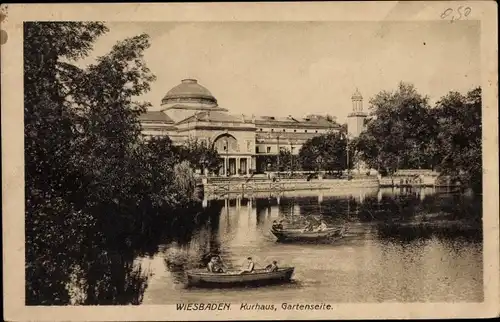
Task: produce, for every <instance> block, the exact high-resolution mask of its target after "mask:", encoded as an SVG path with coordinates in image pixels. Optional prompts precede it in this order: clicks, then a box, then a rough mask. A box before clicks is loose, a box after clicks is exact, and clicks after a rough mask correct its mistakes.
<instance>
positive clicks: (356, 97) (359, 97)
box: [351, 87, 363, 100]
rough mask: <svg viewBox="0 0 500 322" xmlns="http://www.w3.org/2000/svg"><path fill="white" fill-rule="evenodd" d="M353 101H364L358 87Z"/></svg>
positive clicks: (352, 97)
mask: <svg viewBox="0 0 500 322" xmlns="http://www.w3.org/2000/svg"><path fill="white" fill-rule="evenodd" d="M351 99H352V100H362V99H363V96H361V93H360V92H359V90H358V88H357V87H356V91H355V92H354V94H352V96H351Z"/></svg>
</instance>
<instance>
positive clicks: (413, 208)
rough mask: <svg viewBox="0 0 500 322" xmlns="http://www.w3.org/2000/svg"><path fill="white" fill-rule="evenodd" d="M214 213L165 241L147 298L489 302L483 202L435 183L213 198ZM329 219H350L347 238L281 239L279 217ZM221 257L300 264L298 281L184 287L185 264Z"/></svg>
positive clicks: (230, 262) (153, 260)
mask: <svg viewBox="0 0 500 322" xmlns="http://www.w3.org/2000/svg"><path fill="white" fill-rule="evenodd" d="M207 209H211V214H210V215H209V216H207V217H206V218H205V221H204V222H200V225H199V226H197V227H189V225H188V228H186V229H191V232H190V234H188V236H189V238H181V239H180V240H175V238H173V239H172V240H171V241H166V242H164V243H163V244H162V245H161V246H160V247H159V251H158V252H157V253H156V254H155V255H154V256H152V257H143V258H139V259H138V261H139V262H141V263H142V265H143V266H144V265H147V266H148V267H150V268H151V271H152V273H153V275H152V276H151V277H150V278H149V281H148V287H147V289H146V290H145V292H144V298H143V302H142V303H144V304H165V303H176V302H179V301H182V300H190V301H202V300H218V301H234V300H235V299H236V298H237V299H238V301H244V300H250V301H251V300H255V299H256V298H258V299H259V301H263V302H265V301H275V300H276V299H280V301H285V300H297V299H302V298H307V299H309V300H312V301H314V300H317V301H332V302H381V301H398V302H401V301H404V302H411V301H482V298H483V294H482V291H483V286H482V233H481V200H480V198H477V197H470V196H463V195H460V194H449V193H440V192H439V191H434V190H432V189H425V190H399V189H397V190H391V189H388V190H357V191H353V192H348V193H344V194H339V193H337V194H331V193H330V194H329V193H328V192H326V191H323V192H307V193H303V194H302V195H301V196H299V195H298V194H297V193H295V194H293V193H290V194H282V195H280V196H279V198H277V197H272V196H271V197H270V196H269V195H264V196H239V197H238V198H236V199H232V200H212V201H209V202H208V204H207ZM304 216H316V217H322V218H324V219H325V221H327V222H328V223H329V224H336V223H344V222H349V224H350V230H349V232H348V234H347V235H346V236H345V238H343V239H340V240H336V241H333V242H332V243H329V244H328V243H327V244H317V245H298V244H286V245H285V244H279V243H276V242H275V238H274V236H273V235H272V234H271V233H270V231H269V229H270V226H271V223H272V221H273V220H276V219H280V218H285V217H286V218H288V219H289V220H291V221H300V220H301V218H303V217H304ZM213 254H220V255H221V256H222V258H223V259H224V261H225V263H226V265H227V266H229V267H239V266H241V265H242V263H243V262H244V260H245V258H246V257H247V256H252V257H253V258H254V260H255V262H256V264H257V267H259V266H260V267H264V266H266V265H267V264H268V263H269V262H270V261H272V260H277V261H278V263H279V264H281V265H293V266H295V267H296V273H295V275H294V282H293V283H291V284H289V285H280V286H271V287H266V288H260V289H231V290H224V291H221V290H211V291H210V290H209V291H207V290H201V289H186V288H185V287H184V283H185V277H184V271H185V270H186V269H190V268H197V267H204V266H205V265H206V263H207V262H208V259H209V257H210V256H211V255H213Z"/></svg>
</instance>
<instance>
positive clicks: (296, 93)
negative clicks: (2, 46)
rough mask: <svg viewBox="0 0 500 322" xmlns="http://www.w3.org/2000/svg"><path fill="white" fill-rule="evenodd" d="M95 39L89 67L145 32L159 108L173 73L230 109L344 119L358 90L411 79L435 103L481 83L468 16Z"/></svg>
mask: <svg viewBox="0 0 500 322" xmlns="http://www.w3.org/2000/svg"><path fill="white" fill-rule="evenodd" d="M107 26H108V27H109V29H110V31H109V32H108V33H107V34H106V35H104V36H102V37H101V38H99V39H98V40H97V42H96V43H95V46H94V50H93V52H92V54H91V56H90V57H88V58H87V59H85V60H84V61H82V62H80V64H83V65H85V64H88V63H92V62H93V61H95V58H96V57H98V56H101V55H104V54H106V53H107V52H109V50H110V49H111V47H112V46H113V45H114V44H115V43H116V42H117V41H120V40H123V39H125V38H127V37H133V36H136V35H139V34H142V33H147V34H148V35H149V36H150V37H151V47H150V48H149V49H147V50H146V52H145V53H144V59H145V61H146V63H147V65H148V67H149V68H150V69H151V71H152V72H153V73H154V74H155V75H156V77H157V80H156V81H155V82H154V83H153V84H151V91H150V92H148V93H146V94H144V95H143V96H142V97H141V99H142V100H145V101H149V102H151V103H152V104H153V107H152V108H151V110H159V109H160V108H161V107H160V102H161V99H162V98H163V96H164V95H165V94H166V93H167V91H168V90H170V89H171V88H172V87H174V86H176V85H178V84H179V83H180V81H181V80H182V79H185V78H195V79H197V80H198V82H199V83H200V84H201V85H203V86H205V87H206V88H207V89H208V90H210V92H211V93H212V94H213V95H214V96H215V97H216V98H217V100H218V103H219V105H220V106H221V107H224V108H227V109H228V110H229V111H230V112H231V113H234V114H243V113H244V114H255V115H275V116H286V115H293V116H297V117H301V116H304V115H306V114H311V113H313V114H330V115H333V116H336V117H337V120H338V121H339V122H341V123H343V122H344V121H345V120H346V117H347V114H348V113H349V112H350V111H351V110H352V103H351V95H352V93H353V92H354V91H355V90H356V88H358V89H359V91H360V92H361V94H362V95H363V97H364V110H365V111H366V110H367V108H368V105H369V104H368V102H369V99H370V98H371V97H373V96H374V95H376V94H377V93H378V92H380V91H382V90H389V91H391V90H394V89H396V87H397V85H398V83H399V82H400V81H404V82H409V83H413V84H414V85H415V86H416V88H417V90H418V91H419V92H420V93H422V94H424V95H428V96H429V97H430V100H431V102H435V101H436V100H438V99H439V98H440V97H442V96H443V95H445V94H446V93H448V92H449V91H451V90H453V91H460V92H466V91H468V90H470V89H472V88H473V87H475V86H479V85H480V64H481V62H480V52H479V50H480V29H479V23H478V22H477V21H459V22H455V23H449V22H446V21H413V22H411V21H407V22H359V21H357V22H193V23H189V22H186V23H184V22H182V23H174V22H143V23H138V22H123V23H116V22H113V23H107Z"/></svg>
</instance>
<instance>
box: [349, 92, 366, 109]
mask: <svg viewBox="0 0 500 322" xmlns="http://www.w3.org/2000/svg"><path fill="white" fill-rule="evenodd" d="M351 100H352V110H353V112H361V111H363V96H361V93H360V92H359V90H358V88H357V87H356V91H355V92H354V94H352V96H351Z"/></svg>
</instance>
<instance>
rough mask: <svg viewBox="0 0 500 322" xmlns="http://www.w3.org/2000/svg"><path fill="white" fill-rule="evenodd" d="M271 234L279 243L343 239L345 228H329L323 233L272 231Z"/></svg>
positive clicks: (286, 230)
mask: <svg viewBox="0 0 500 322" xmlns="http://www.w3.org/2000/svg"><path fill="white" fill-rule="evenodd" d="M271 233H272V234H273V235H274V236H276V238H278V241H315V240H319V239H325V238H331V237H342V235H343V233H344V228H327V229H324V230H321V231H304V230H303V229H271Z"/></svg>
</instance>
